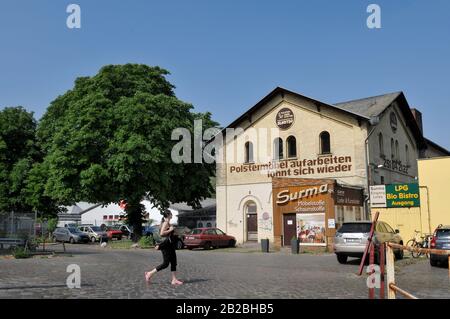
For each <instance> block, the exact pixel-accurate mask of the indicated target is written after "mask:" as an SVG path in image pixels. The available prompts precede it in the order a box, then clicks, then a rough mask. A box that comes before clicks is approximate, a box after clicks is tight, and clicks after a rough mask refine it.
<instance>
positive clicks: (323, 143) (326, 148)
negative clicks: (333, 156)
mask: <svg viewBox="0 0 450 319" xmlns="http://www.w3.org/2000/svg"><path fill="white" fill-rule="evenodd" d="M319 138H320V154H330V153H331V145H330V133H328V132H327V131H323V132H322V133H320V136H319Z"/></svg>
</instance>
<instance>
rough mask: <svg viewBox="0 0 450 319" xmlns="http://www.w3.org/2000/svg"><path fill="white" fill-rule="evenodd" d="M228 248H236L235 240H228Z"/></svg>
mask: <svg viewBox="0 0 450 319" xmlns="http://www.w3.org/2000/svg"><path fill="white" fill-rule="evenodd" d="M228 247H230V248H234V247H236V241H235V240H230V241H229V242H228Z"/></svg>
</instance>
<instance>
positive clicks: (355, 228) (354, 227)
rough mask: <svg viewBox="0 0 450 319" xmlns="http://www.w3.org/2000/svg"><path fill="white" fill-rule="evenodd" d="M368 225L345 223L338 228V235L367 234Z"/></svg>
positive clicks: (368, 230)
mask: <svg viewBox="0 0 450 319" xmlns="http://www.w3.org/2000/svg"><path fill="white" fill-rule="evenodd" d="M370 226H371V224H370V223H347V224H344V225H342V227H341V228H339V230H338V233H369V232H370Z"/></svg>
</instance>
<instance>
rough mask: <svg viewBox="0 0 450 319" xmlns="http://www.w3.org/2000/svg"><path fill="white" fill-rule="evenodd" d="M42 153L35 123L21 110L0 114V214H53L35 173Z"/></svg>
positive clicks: (55, 209)
mask: <svg viewBox="0 0 450 319" xmlns="http://www.w3.org/2000/svg"><path fill="white" fill-rule="evenodd" d="M41 160H42V153H41V152H40V148H39V146H38V144H37V141H36V120H35V119H34V117H33V113H32V112H28V111H26V110H25V109H24V108H23V107H21V106H18V107H6V108H4V109H3V110H1V111H0V212H3V213H5V212H11V211H15V212H18V213H30V212H33V211H38V212H40V213H42V215H43V216H45V215H55V214H56V213H57V211H58V208H57V206H56V204H55V202H54V201H52V200H51V199H50V198H49V197H48V196H45V195H44V191H43V184H42V182H43V180H45V176H42V178H39V179H36V177H33V176H32V174H31V172H33V171H37V170H38V167H39V166H40V161H41Z"/></svg>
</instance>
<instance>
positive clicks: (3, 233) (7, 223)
mask: <svg viewBox="0 0 450 319" xmlns="http://www.w3.org/2000/svg"><path fill="white" fill-rule="evenodd" d="M35 224H36V214H35V213H16V212H11V213H0V238H21V239H28V238H32V237H35V236H36V227H35Z"/></svg>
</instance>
